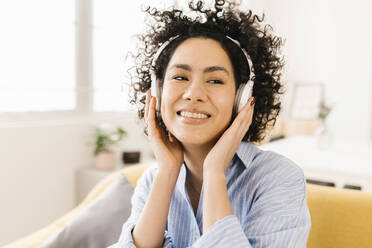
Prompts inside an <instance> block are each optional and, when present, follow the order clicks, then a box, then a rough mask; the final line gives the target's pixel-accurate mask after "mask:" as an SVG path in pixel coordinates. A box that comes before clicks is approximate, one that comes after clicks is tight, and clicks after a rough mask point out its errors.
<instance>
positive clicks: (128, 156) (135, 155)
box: [122, 151, 141, 165]
mask: <svg viewBox="0 0 372 248" xmlns="http://www.w3.org/2000/svg"><path fill="white" fill-rule="evenodd" d="M140 158H141V152H139V151H135V152H123V155H122V160H123V163H124V164H125V165H126V164H136V163H139V161H140Z"/></svg>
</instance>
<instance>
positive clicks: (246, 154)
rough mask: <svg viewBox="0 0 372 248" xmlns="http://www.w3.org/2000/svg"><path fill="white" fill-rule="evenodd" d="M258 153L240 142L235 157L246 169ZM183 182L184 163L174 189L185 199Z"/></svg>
mask: <svg viewBox="0 0 372 248" xmlns="http://www.w3.org/2000/svg"><path fill="white" fill-rule="evenodd" d="M259 152H260V149H259V148H257V147H256V146H255V145H253V144H251V143H249V142H246V141H242V142H241V143H240V145H239V147H238V149H237V150H236V152H235V155H237V156H238V157H239V159H240V160H241V161H242V163H243V164H244V165H245V167H246V168H248V167H249V165H250V164H251V162H252V161H253V159H254V157H256V155H257V154H258V153H259ZM185 181H186V165H185V163H183V164H182V166H181V170H180V173H179V175H178V180H177V183H176V187H177V188H178V189H179V191H180V192H181V193H182V195H183V196H184V197H185V199H187V196H186V191H185Z"/></svg>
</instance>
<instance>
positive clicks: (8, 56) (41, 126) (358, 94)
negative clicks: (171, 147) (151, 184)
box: [0, 0, 372, 246]
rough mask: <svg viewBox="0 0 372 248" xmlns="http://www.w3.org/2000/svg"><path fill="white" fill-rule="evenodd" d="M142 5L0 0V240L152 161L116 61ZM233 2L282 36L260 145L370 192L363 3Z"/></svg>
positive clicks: (321, 179) (316, 173)
mask: <svg viewBox="0 0 372 248" xmlns="http://www.w3.org/2000/svg"><path fill="white" fill-rule="evenodd" d="M207 2H211V1H207ZM143 3H144V4H146V3H147V4H148V3H150V1H123V0H105V1H103V0H64V1H61V0H59V1H57V0H12V1H10V0H3V1H0V35H1V37H0V154H1V155H0V166H1V167H0V202H1V204H0V210H1V211H0V246H1V245H5V244H6V243H9V242H11V241H13V240H15V239H18V238H20V237H22V236H24V235H27V234H29V233H31V232H33V231H36V230H38V229H40V228H42V227H44V226H46V225H48V224H49V223H50V222H52V221H53V220H55V219H56V218H58V217H59V216H62V215H63V214H64V213H66V212H68V211H69V210H71V209H72V208H74V207H75V206H76V205H77V204H78V203H79V202H80V201H81V200H82V198H83V197H84V196H85V195H86V194H87V192H89V190H90V189H91V188H92V187H93V186H94V184H96V183H97V182H98V181H99V180H100V179H102V178H103V177H105V176H107V175H108V174H110V173H112V172H113V171H115V170H117V169H119V168H122V167H123V166H128V165H129V164H133V163H137V162H141V163H153V162H154V161H153V157H152V152H151V149H150V147H149V146H148V143H147V141H146V138H145V137H144V135H143V134H142V124H141V123H140V122H138V121H136V112H135V108H134V107H133V106H131V105H130V104H129V103H128V85H127V83H128V82H129V81H130V77H129V75H128V74H127V70H128V69H130V68H128V65H127V64H126V62H125V61H126V60H125V58H126V56H127V52H128V51H129V50H130V49H131V48H133V47H134V46H135V39H134V36H135V34H136V33H138V32H140V31H141V30H142V29H143V25H144V24H143V23H144V21H143V18H144V15H143V13H141V11H140V9H141V7H140V5H141V4H143ZM151 5H152V6H157V7H159V8H167V7H169V6H171V5H175V6H177V7H180V8H182V7H184V6H186V2H185V1H181V0H179V1H176V0H175V1H166V0H163V1H151ZM241 8H242V9H244V10H248V9H252V10H253V11H254V12H255V13H257V14H262V13H265V23H267V24H270V25H271V26H272V28H273V30H274V33H275V34H277V35H279V36H281V37H283V38H284V39H285V41H286V42H285V45H284V47H283V50H282V55H283V56H284V57H285V61H286V66H285V70H284V71H283V76H282V81H283V83H284V84H285V89H286V93H285V94H284V95H283V97H282V102H283V111H282V112H281V115H280V118H279V120H278V121H277V123H276V126H275V127H274V128H273V129H272V130H270V131H269V132H268V136H267V139H266V140H265V142H263V144H260V146H261V147H262V149H268V150H273V151H276V152H279V153H282V154H284V155H285V156H288V157H289V158H290V159H292V160H294V161H295V162H296V163H297V164H298V165H300V166H301V167H302V168H303V169H304V172H305V176H306V177H307V179H308V182H309V183H317V184H323V185H328V186H334V187H346V188H353V189H357V190H363V191H369V192H372V185H371V184H372V145H371V143H372V142H371V140H372V101H371V95H372V31H371V28H370V27H371V26H372V16H371V15H370V10H371V9H372V2H369V1H364V0H355V1H346V0H340V1H336V0H328V1H321V0H314V1H306V0H297V1H291V0H281V1H275V0H243V1H242V5H241Z"/></svg>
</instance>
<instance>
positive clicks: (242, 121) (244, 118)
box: [231, 97, 255, 135]
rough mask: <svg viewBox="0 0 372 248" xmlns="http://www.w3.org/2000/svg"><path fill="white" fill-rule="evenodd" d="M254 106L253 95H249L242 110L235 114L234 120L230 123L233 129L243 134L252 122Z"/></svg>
mask: <svg viewBox="0 0 372 248" xmlns="http://www.w3.org/2000/svg"><path fill="white" fill-rule="evenodd" d="M254 106H255V97H250V98H249V99H248V101H247V103H246V104H245V106H244V107H243V108H242V110H241V111H240V112H239V113H238V115H237V116H236V118H235V120H234V122H233V123H232V125H231V128H232V129H234V130H235V131H236V132H238V133H239V134H243V135H244V134H245V133H246V132H247V131H248V129H249V126H250V125H251V123H252V118H253V112H254Z"/></svg>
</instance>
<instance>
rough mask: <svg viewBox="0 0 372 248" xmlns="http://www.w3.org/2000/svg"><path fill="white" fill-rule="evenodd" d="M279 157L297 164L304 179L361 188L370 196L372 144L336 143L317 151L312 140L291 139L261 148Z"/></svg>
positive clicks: (371, 187)
mask: <svg viewBox="0 0 372 248" xmlns="http://www.w3.org/2000/svg"><path fill="white" fill-rule="evenodd" d="M260 148H261V149H263V150H271V151H274V152H277V153H279V154H282V155H284V156H286V157H288V158H289V159H291V160H292V161H293V162H295V163H296V164H298V165H299V166H300V167H301V168H302V169H303V170H304V174H305V176H306V177H307V178H310V179H316V180H323V181H330V182H334V183H335V184H336V187H343V186H344V185H345V184H353V185H360V186H362V190H363V191H367V192H372V144H371V143H353V142H347V141H340V140H335V141H334V142H333V143H332V145H331V146H330V148H329V149H327V150H320V149H319V148H318V145H317V139H316V137H314V136H294V137H290V138H286V139H282V140H278V141H274V142H271V143H268V144H264V145H262V146H260Z"/></svg>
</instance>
